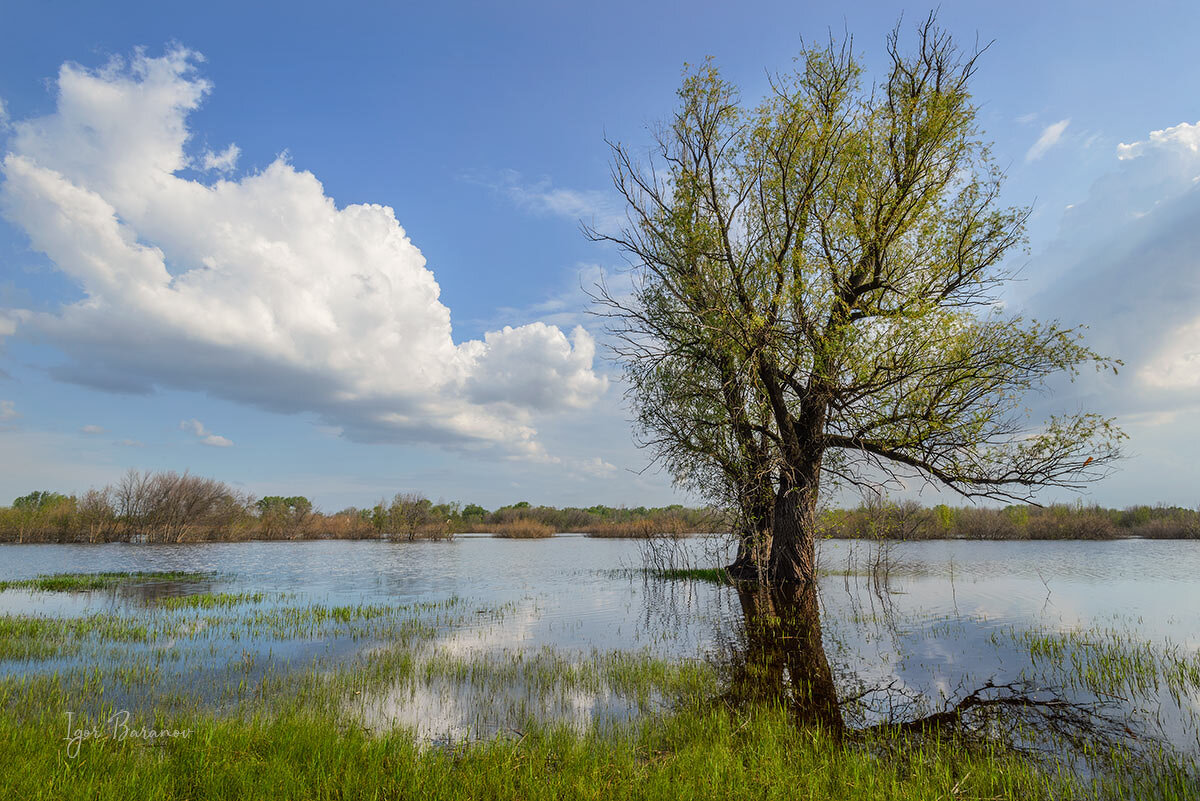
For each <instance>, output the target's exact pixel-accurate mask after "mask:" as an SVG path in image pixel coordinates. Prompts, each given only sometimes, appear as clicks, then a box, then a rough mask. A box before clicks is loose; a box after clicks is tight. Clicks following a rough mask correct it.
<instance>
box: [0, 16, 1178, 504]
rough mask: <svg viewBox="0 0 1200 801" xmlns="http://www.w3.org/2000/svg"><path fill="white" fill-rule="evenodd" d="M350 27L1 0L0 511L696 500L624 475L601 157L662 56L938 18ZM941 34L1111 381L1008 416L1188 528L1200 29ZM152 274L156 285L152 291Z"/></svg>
mask: <svg viewBox="0 0 1200 801" xmlns="http://www.w3.org/2000/svg"><path fill="white" fill-rule="evenodd" d="M347 5H348V6H349V7H339V8H337V9H336V10H335V9H334V8H333V7H332V6H330V5H327V4H319V5H318V4H305V3H289V4H286V5H271V4H257V3H255V4H250V3H239V4H228V3H206V4H187V5H184V4H164V3H146V4H136V3H110V4H104V5H100V4H93V3H58V2H46V3H21V4H17V3H11V4H8V6H7V7H6V10H5V14H4V17H5V22H4V25H3V27H2V28H0V101H2V102H3V116H2V117H0V123H2V125H3V128H2V129H0V153H3V154H7V156H8V160H6V162H5V165H6V166H5V169H4V172H3V175H2V176H0V214H2V218H0V370H2V371H3V374H2V375H0V454H2V461H0V500H2V501H7V500H8V499H9V498H11V497H13V496H15V495H18V494H23V493H24V492H28V491H29V490H31V489H35V488H50V489H58V490H62V491H78V490H82V489H85V488H86V487H88V486H90V485H99V484H103V483H106V482H109V481H112V480H113V479H115V478H116V477H117V476H118V475H119V474H120V473H121V472H123V471H124V470H125V469H127V468H129V467H137V468H142V469H160V468H169V469H177V470H183V469H190V470H192V471H193V472H197V473H202V474H207V475H213V476H216V477H219V478H223V479H225V480H228V481H230V482H232V483H235V484H238V485H239V486H242V487H244V488H246V489H248V490H250V491H252V492H255V493H257V494H276V493H287V494H293V493H298V494H306V495H308V496H310V497H312V498H314V499H315V500H316V501H317V502H318V503H319V504H320V505H321V506H323V507H324V508H326V509H336V508H340V507H342V506H345V505H350V504H354V505H364V504H369V503H372V502H374V501H375V500H377V499H378V498H380V497H382V496H384V495H391V494H392V493H394V492H397V491H407V490H420V491H424V492H425V493H427V494H429V495H430V496H432V497H440V498H445V499H459V500H464V501H474V502H479V503H482V504H484V505H485V506H496V505H499V504H501V503H506V502H511V501H515V500H519V499H528V500H531V501H533V502H544V503H553V504H558V505H564V504H578V503H586V504H591V503H597V502H601V503H610V504H628V505H636V504H650V503H653V504H659V503H669V502H673V501H676V500H687V499H685V498H682V497H681V496H678V495H675V494H674V493H673V492H672V490H671V487H670V482H669V480H668V479H667V478H666V477H665V476H663V475H660V474H657V473H655V472H653V471H642V468H643V467H645V465H646V454H644V453H642V452H640V451H638V450H637V449H636V448H635V447H634V446H633V444H632V440H631V435H630V429H629V425H628V423H627V422H626V418H627V416H628V413H627V411H626V410H625V409H624V408H623V406H622V403H621V386H620V383H619V381H618V376H617V370H616V367H615V366H614V365H613V364H612V363H611V362H609V361H608V360H607V359H606V357H605V354H604V351H603V333H602V331H601V326H600V324H599V322H598V321H597V320H595V319H593V318H591V317H589V316H588V315H587V314H586V309H587V302H586V297H585V296H584V294H583V293H582V291H581V289H580V287H581V286H588V285H590V284H591V283H592V282H593V281H595V279H596V277H597V276H599V275H602V274H612V273H613V272H614V271H616V270H617V269H619V267H620V266H621V263H622V262H621V259H620V256H619V254H617V253H615V252H613V251H611V250H607V249H605V248H603V247H600V246H597V245H595V244H592V243H589V242H587V241H586V240H585V239H584V237H583V236H581V235H580V233H579V230H578V221H579V219H580V218H585V219H588V220H594V221H597V222H598V223H600V224H604V223H605V221H606V220H608V219H609V218H611V217H612V216H613V215H614V214H617V213H619V211H620V207H619V205H617V203H616V200H615V199H614V197H613V194H612V192H611V190H610V187H609V179H608V151H607V149H606V147H605V145H604V142H603V138H604V136H605V135H607V136H609V137H611V138H615V139H620V140H622V141H625V142H628V143H631V144H633V145H634V146H638V145H645V144H646V143H648V141H649V136H648V133H647V126H648V125H651V124H653V123H655V122H656V121H658V120H660V119H663V118H664V117H665V116H666V115H667V114H668V113H669V112H670V110H671V108H672V105H673V102H674V92H675V89H676V88H677V86H678V83H679V79H680V73H681V69H682V67H683V64H684V62H693V63H694V62H696V61H699V60H700V59H702V58H704V57H705V56H707V55H712V56H714V57H715V59H716V61H717V63H718V65H719V66H720V67H721V69H722V71H723V72H724V74H725V75H726V77H727V78H729V79H731V80H733V81H734V82H735V83H738V84H739V85H740V86H741V87H742V89H743V92H744V94H745V96H746V97H748V98H753V97H757V96H759V95H760V94H761V93H762V92H763V90H764V88H765V83H766V79H765V73H766V70H785V69H787V68H788V67H789V66H790V64H791V59H792V57H793V56H794V55H795V54H796V52H797V51H798V49H799V46H800V41H801V37H805V38H807V39H817V38H821V37H824V36H826V35H827V32H828V31H829V30H830V29H833V30H834V31H835V32H841V31H843V30H845V31H849V32H850V33H852V34H853V35H854V41H855V48H856V50H857V51H858V52H859V53H860V54H861V55H862V57H863V59H864V62H865V63H866V65H867V67H868V70H869V69H870V68H871V67H872V66H873V65H876V64H878V63H879V61H880V58H881V57H882V55H883V48H882V44H883V39H884V36H885V34H886V32H887V31H888V30H889V29H890V28H891V27H892V25H893V24H894V23H895V22H896V20H897V19H898V18H899V16H900V14H901V13H902V12H905V13H906V20H907V21H906V23H905V24H906V25H908V24H910V23H915V22H916V20H917V19H918V18H920V17H922V16H923V15H924V14H925V13H926V9H925V8H923V7H912V6H909V7H907V9H906V7H905V6H902V5H899V4H894V3H874V4H867V3H863V4H855V5H854V6H852V7H851V6H843V7H840V8H839V7H835V6H834V5H833V4H824V5H816V4H805V3H797V2H786V3H783V2H780V3H773V2H772V3H744V4H739V5H738V6H737V7H736V9H735V8H734V7H733V6H731V5H729V4H716V3H687V4H684V3H673V4H667V3H652V4H644V3H638V4H632V3H628V4H627V3H607V4H591V5H583V4H566V3H508V4H495V3H488V4H483V3H480V4H455V5H454V6H452V7H448V6H444V5H442V6H436V7H435V4H422V5H420V6H418V5H411V6H407V5H402V4H395V3H389V4H347ZM940 19H941V21H942V23H943V24H944V25H945V26H946V27H947V28H948V29H949V30H950V31H951V32H952V33H953V34H954V35H955V36H956V38H957V39H958V40H959V41H960V42H962V43H964V44H970V43H971V42H973V41H974V40H975V38H976V36H978V37H979V38H980V40H982V41H985V42H986V41H990V40H994V44H993V45H992V46H991V48H990V50H989V51H988V52H987V53H986V55H985V56H984V57H983V59H982V61H981V66H980V70H979V73H978V76H977V79H976V81H975V83H974V90H975V94H976V98H977V100H978V102H979V103H980V104H981V109H982V110H981V122H982V125H983V127H984V128H985V129H986V132H987V135H988V137H989V138H990V139H991V140H992V141H993V143H994V144H993V153H994V155H995V157H996V159H997V161H998V162H999V164H1000V165H1001V166H1003V167H1004V168H1006V169H1007V171H1008V174H1009V180H1008V183H1007V189H1006V200H1007V201H1008V202H1010V203H1014V204H1033V206H1034V216H1033V218H1032V220H1031V224H1030V231H1029V233H1030V249H1029V252H1028V253H1027V254H1020V255H1018V257H1017V259H1018V262H1017V263H1019V264H1021V265H1024V268H1025V269H1024V276H1025V279H1026V280H1024V281H1022V282H1021V283H1020V284H1017V285H1015V286H1013V287H1012V288H1011V289H1010V290H1009V294H1008V296H1007V297H1006V300H1007V301H1008V302H1009V304H1010V306H1011V307H1012V308H1014V309H1019V310H1022V311H1028V312H1029V313H1032V314H1036V315H1040V316H1058V317H1061V318H1062V319H1064V320H1067V321H1071V322H1083V323H1086V324H1088V325H1089V326H1090V327H1091V334H1090V339H1091V341H1092V342H1093V343H1094V344H1095V345H1096V346H1097V347H1098V349H1100V350H1102V351H1104V352H1107V353H1111V354H1113V355H1116V356H1118V357H1121V358H1123V359H1124V360H1125V361H1126V369H1124V370H1122V372H1121V374H1120V375H1119V376H1117V377H1115V378H1096V377H1092V376H1083V377H1081V379H1080V380H1079V381H1077V382H1075V383H1074V384H1062V385H1056V386H1055V387H1054V391H1053V392H1052V393H1050V394H1049V395H1045V396H1042V397H1039V398H1036V399H1034V400H1033V401H1032V402H1031V405H1032V406H1033V407H1034V409H1035V411H1038V412H1039V413H1040V412H1043V411H1053V410H1064V411H1075V410H1078V409H1083V408H1087V409H1095V410H1097V411H1100V412H1104V413H1107V414H1113V415H1116V416H1117V417H1118V419H1119V421H1120V422H1121V424H1122V425H1123V426H1124V427H1125V428H1126V430H1127V431H1128V433H1129V434H1130V441H1129V447H1128V450H1129V451H1130V453H1131V458H1130V459H1128V460H1127V461H1126V462H1125V463H1124V464H1123V466H1122V469H1121V471H1120V472H1119V473H1117V474H1116V475H1114V476H1112V477H1111V478H1109V479H1106V480H1105V481H1104V482H1102V483H1101V484H1099V485H1097V486H1096V487H1094V488H1093V490H1092V491H1091V493H1090V494H1089V496H1087V499H1088V500H1095V501H1098V502H1100V503H1104V504H1109V505H1118V506H1120V505H1125V504H1131V503H1136V502H1148V503H1154V502H1160V501H1161V502H1168V503H1177V504H1183V505H1188V506H1195V505H1196V504H1197V503H1200V490H1198V489H1197V478H1200V470H1198V469H1197V468H1196V467H1195V466H1194V464H1193V457H1192V455H1193V454H1194V453H1195V452H1196V451H1197V446H1200V424H1198V423H1197V418H1198V415H1197V410H1198V409H1200V322H1197V321H1198V320H1200V264H1198V263H1197V256H1196V254H1197V252H1200V251H1198V247H1197V246H1198V245H1200V242H1198V241H1197V239H1198V235H1197V234H1196V233H1194V232H1193V229H1194V228H1197V227H1200V226H1196V225H1195V220H1196V219H1197V216H1196V215H1197V213H1200V196H1198V195H1197V193H1196V190H1195V189H1194V185H1195V181H1194V180H1193V179H1194V178H1196V177H1197V176H1200V154H1198V149H1200V129H1198V128H1196V124H1197V122H1196V121H1197V120H1198V119H1200V108H1198V107H1197V104H1196V101H1195V98H1194V92H1189V91H1186V90H1181V89H1180V87H1190V86H1195V85H1197V83H1198V81H1197V79H1198V78H1200V75H1198V74H1197V73H1198V72H1200V70H1198V68H1197V66H1196V59H1195V57H1194V47H1193V44H1194V41H1195V39H1196V34H1197V33H1198V32H1200V25H1198V12H1197V11H1196V10H1195V9H1194V8H1191V7H1190V6H1189V4H1174V3H1169V4H1154V3H1148V4H1142V5H1140V6H1139V7H1138V10H1137V11H1136V12H1133V11H1131V10H1130V9H1129V7H1127V6H1119V7H1118V6H1114V7H1112V9H1111V10H1108V9H1105V8H1103V7H1102V6H1098V5H1097V4H1095V3H1045V2H1042V3H1030V4H1024V3H1009V4H984V3H966V2H961V3H946V4H944V5H943V6H942V7H941V13H940ZM114 59H120V60H122V61H121V63H120V64H117V63H116V62H114V61H113V60H114ZM64 65H65V66H64ZM97 131H98V132H99V133H96V132H97ZM81 132H82V133H81ZM88 132H90V133H88ZM1155 132H1157V133H1155ZM93 134H94V136H93ZM97 142H98V144H97ZM230 146H235V148H236V149H235V150H230ZM235 155H236V157H235ZM221 182H224V183H223V186H224V188H223V189H221V190H219V191H218V190H217V189H216V187H217V185H218V184H219V183H221ZM372 204H373V205H372ZM382 207H388V208H390V209H391V210H392V211H390V212H389V211H387V210H385V209H384V208H382ZM106 210H107V211H106ZM114 215H115V216H114ZM393 215H394V220H393V219H392V217H393ZM405 236H406V237H407V240H405V239H404V237H405ZM271 243H274V244H271ZM155 249H157V250H155ZM97 254H100V255H97ZM297 254H299V255H297ZM101 262H103V263H101ZM364 265H365V266H364ZM139 270H142V271H144V275H145V276H150V277H149V278H147V279H146V280H147V281H149V282H150V283H149V284H145V283H142V284H139V283H138V282H137V281H133V282H132V283H131V280H132V279H131V278H130V276H136V275H138V274H139V273H138V271H139ZM155 270H158V271H165V272H161V275H163V276H167V279H168V280H170V279H172V278H173V279H174V282H172V283H171V286H172V287H173V288H174V289H173V290H172V291H171V292H166V291H165V290H164V291H160V292H157V293H156V292H152V291H149V290H147V289H146V287H147V286H150V285H151V284H153V281H154V279H153V275H155V274H156V273H155ZM118 273H119V274H118ZM168 274H169V275H168ZM174 290H178V291H174ZM89 299H90V300H89ZM389 321H390V322H389ZM506 327H510V328H506ZM589 332H590V333H589ZM593 347H595V348H597V350H596V352H595V354H594V356H593V353H592V351H593Z"/></svg>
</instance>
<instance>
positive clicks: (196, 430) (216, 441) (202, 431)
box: [179, 418, 233, 448]
mask: <svg viewBox="0 0 1200 801" xmlns="http://www.w3.org/2000/svg"><path fill="white" fill-rule="evenodd" d="M179 427H180V428H181V429H183V430H184V431H191V432H192V433H193V434H195V435H196V436H197V437H198V438H199V439H200V444H201V445H210V446H212V447H214V448H231V447H233V440H231V439H227V438H225V437H222V436H221V435H220V434H214V433H212V432H211V431H209V430H208V429H207V428H205V427H204V423H201V422H200V421H199V420H197V419H195V418H192V419H191V420H181V421H180V422H179Z"/></svg>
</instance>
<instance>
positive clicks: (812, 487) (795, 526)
mask: <svg viewBox="0 0 1200 801" xmlns="http://www.w3.org/2000/svg"><path fill="white" fill-rule="evenodd" d="M792 476H793V477H792V479H791V480H788V479H785V480H783V481H781V482H780V486H779V491H778V493H777V494H776V497H775V509H774V513H773V519H772V538H771V557H770V561H769V564H768V577H769V580H770V583H771V584H773V585H776V586H781V587H785V586H793V585H815V583H816V578H817V551H816V539H817V493H818V482H819V476H820V461H819V460H818V461H816V462H815V463H812V464H809V465H805V467H804V468H803V469H801V470H798V471H794V472H793V473H792Z"/></svg>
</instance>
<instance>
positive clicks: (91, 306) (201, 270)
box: [0, 49, 606, 458]
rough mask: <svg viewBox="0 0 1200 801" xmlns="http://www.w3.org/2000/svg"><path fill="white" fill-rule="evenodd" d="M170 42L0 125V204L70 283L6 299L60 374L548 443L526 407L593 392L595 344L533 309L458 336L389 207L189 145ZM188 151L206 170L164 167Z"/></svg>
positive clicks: (526, 445) (185, 64)
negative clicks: (189, 174)
mask: <svg viewBox="0 0 1200 801" xmlns="http://www.w3.org/2000/svg"><path fill="white" fill-rule="evenodd" d="M197 60H198V57H197V56H196V55H195V54H193V53H191V52H189V51H187V50H183V49H176V50H172V51H170V52H168V53H167V54H166V55H164V56H163V57H161V58H151V57H148V56H146V55H145V54H144V53H141V52H139V53H137V54H135V56H134V57H133V58H132V59H131V60H130V61H129V62H128V63H122V62H118V61H114V62H112V63H110V64H109V65H107V66H105V67H103V68H101V69H98V70H89V69H85V68H83V67H80V66H78V65H74V64H66V65H64V66H63V67H62V68H61V70H60V72H59V75H58V81H57V86H58V102H57V108H56V110H55V111H54V112H53V113H51V114H49V115H47V116H45V117H41V118H37V119H30V120H25V121H21V122H17V123H16V124H15V125H14V135H13V137H12V139H11V141H10V152H9V153H8V154H7V155H6V156H5V158H4V161H3V174H4V182H3V184H2V185H0V210H2V212H3V214H4V215H5V216H6V217H7V218H8V219H9V220H10V221H12V222H13V223H14V224H16V225H17V226H19V227H20V228H21V229H23V230H24V231H25V232H26V234H27V235H28V236H29V238H30V240H31V242H32V244H33V246H34V247H35V248H36V249H38V250H40V251H42V252H44V253H45V254H47V256H49V258H50V259H51V260H52V261H53V263H54V264H55V266H56V267H57V268H58V269H59V270H60V271H61V272H62V273H63V274H64V275H66V276H67V277H68V278H69V279H71V280H72V281H74V282H75V283H76V284H77V285H78V286H79V288H80V289H81V290H82V292H83V294H84V297H83V299H82V300H80V301H78V302H76V303H71V304H68V305H65V306H63V307H62V308H60V309H59V310H57V311H54V312H35V311H31V310H25V309H10V310H7V312H6V313H5V314H4V315H3V317H0V333H2V332H3V330H5V329H4V327H3V324H2V321H3V320H5V319H7V320H9V321H10V325H9V330H11V329H12V328H13V327H15V328H16V334H17V335H18V336H24V337H27V338H29V339H33V340H37V341H42V342H48V343H51V344H53V345H56V346H57V347H58V348H60V349H61V350H62V351H63V352H64V353H65V354H66V355H67V356H68V357H69V360H68V361H67V362H66V363H65V364H64V365H62V366H59V367H57V368H55V369H54V370H53V374H54V375H55V376H56V377H57V378H59V379H62V380H66V381H71V382H75V383H79V384H84V385H88V386H92V387H96V388H99V389H102V390H107V391H114V392H126V393H147V392H151V391H153V390H154V388H155V387H158V386H167V387H173V388H179V389H185V390H197V391H204V392H208V393H211V394H212V395H215V396H218V397H222V398H226V399H230V400H233V401H237V402H241V403H247V404H252V405H255V406H257V407H260V408H263V409H267V410H271V411H277V412H285V413H295V412H305V411H306V412H313V413H315V414H316V415H317V417H318V420H319V422H320V423H321V424H323V425H326V426H335V427H339V428H340V429H341V430H342V431H343V432H344V434H345V435H346V436H348V437H350V438H353V439H356V440H360V441H402V442H414V441H419V442H431V443H438V444H443V445H448V446H452V447H466V448H475V447H479V446H489V445H498V446H500V447H501V448H502V449H503V450H504V451H505V452H507V453H508V454H510V455H512V454H518V455H524V456H527V457H532V458H546V456H545V453H544V451H543V449H542V447H541V445H540V444H539V443H538V441H537V437H536V429H535V427H534V423H535V421H536V418H537V416H538V415H545V414H550V413H554V412H559V411H563V410H570V409H578V408H582V407H585V406H588V405H589V404H591V403H592V402H594V401H595V400H596V399H597V398H598V397H599V396H600V395H601V394H602V393H603V392H604V391H605V388H606V379H605V377H604V376H602V375H598V374H597V373H596V372H595V371H594V370H593V366H592V361H593V355H594V340H593V338H592V337H591V335H590V334H588V333H587V331H585V330H584V329H582V328H576V329H575V330H574V331H573V332H572V333H571V334H570V336H569V337H568V335H567V334H565V333H564V332H563V331H562V330H560V329H558V328H556V327H554V326H549V325H544V324H540V323H535V324H532V325H523V326H520V327H516V328H513V327H507V326H506V327H503V328H501V329H500V330H497V331H491V332H488V333H487V334H486V335H485V336H484V338H483V339H482V340H470V341H464V342H460V343H456V342H455V341H454V339H453V336H452V331H451V324H450V310H449V309H448V308H447V307H446V306H444V305H443V304H442V303H441V302H440V300H439V293H440V288H439V287H438V284H437V281H436V280H435V278H434V275H433V273H432V272H431V271H430V270H429V269H428V268H427V267H426V264H425V258H424V256H422V254H421V252H420V251H419V250H418V249H417V247H416V246H415V245H414V244H413V243H412V241H411V240H410V239H409V237H408V235H407V233H406V232H405V230H404V229H403V228H402V227H401V225H400V224H399V222H398V221H397V220H396V218H395V216H394V214H393V212H392V209H391V208H389V207H387V206H381V205H374V204H357V205H347V206H343V207H341V208H339V207H338V206H337V205H336V204H335V203H334V200H333V199H332V198H330V197H328V196H327V195H326V194H325V192H324V188H323V186H322V185H321V182H320V181H319V180H318V179H317V178H316V176H314V175H313V174H312V173H310V172H306V171H303V170H300V169H297V168H296V167H295V166H293V165H292V164H290V163H289V162H288V161H287V159H286V157H280V158H277V159H276V160H275V161H274V162H273V163H271V164H270V165H269V166H268V167H266V168H265V169H263V170H262V171H260V172H256V173H252V174H246V175H243V176H241V177H233V176H232V175H230V174H229V173H230V172H231V171H232V169H233V167H234V165H235V164H236V158H237V155H238V151H237V148H236V146H234V145H230V146H229V147H228V148H226V149H225V150H223V151H221V152H220V153H219V154H217V153H213V152H212V151H206V152H205V153H204V154H202V155H199V156H196V155H189V153H188V146H189V142H190V138H191V131H190V130H189V128H188V124H187V121H188V115H189V114H190V113H191V112H192V111H194V110H195V109H196V108H197V107H198V106H199V104H200V103H201V101H202V99H203V98H204V96H205V95H206V94H207V93H208V92H209V91H210V86H209V84H208V82H207V81H205V80H203V79H202V78H201V77H199V76H198V75H197V74H196V70H195V66H194V65H195V62H196V61H197ZM196 164H199V166H200V167H202V168H205V169H212V170H216V171H225V173H224V174H223V175H222V177H220V178H218V179H216V180H214V181H212V182H211V183H205V182H202V181H198V180H192V179H189V178H185V177H182V176H181V175H180V174H179V173H180V172H181V171H182V170H184V169H185V168H187V167H189V166H191V165H196Z"/></svg>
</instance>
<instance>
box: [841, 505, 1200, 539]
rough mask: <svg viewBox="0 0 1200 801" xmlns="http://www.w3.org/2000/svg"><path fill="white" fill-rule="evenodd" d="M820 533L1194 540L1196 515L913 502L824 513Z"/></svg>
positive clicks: (1174, 509) (1167, 509)
mask: <svg viewBox="0 0 1200 801" xmlns="http://www.w3.org/2000/svg"><path fill="white" fill-rule="evenodd" d="M820 527H821V529H822V534H823V535H824V536H827V537H837V538H879V539H897V540H932V539H948V538H962V539H972V540H1110V539H1117V538H1120V537H1147V538H1153V539H1196V538H1200V511H1197V510H1195V509H1185V508H1182V507H1179V506H1130V507H1127V508H1125V509H1105V508H1102V507H1099V506H1083V505H1079V504H1075V505H1067V504H1053V505H1050V506H1041V507H1039V506H1025V505H1020V506H1007V507H1004V508H1002V509H995V508H980V507H972V506H967V507H950V506H944V505H942V506H934V507H925V506H921V505H920V504H918V503H916V502H912V501H910V502H901V503H888V502H877V503H870V504H864V505H862V506H859V507H858V508H857V509H829V510H826V511H825V512H824V513H822V515H821V519H820Z"/></svg>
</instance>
